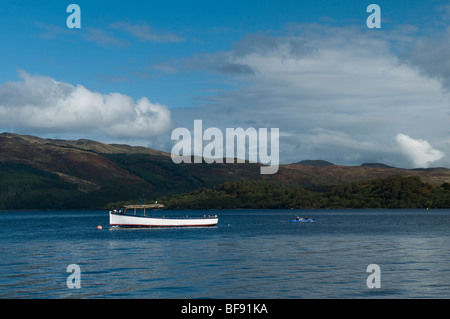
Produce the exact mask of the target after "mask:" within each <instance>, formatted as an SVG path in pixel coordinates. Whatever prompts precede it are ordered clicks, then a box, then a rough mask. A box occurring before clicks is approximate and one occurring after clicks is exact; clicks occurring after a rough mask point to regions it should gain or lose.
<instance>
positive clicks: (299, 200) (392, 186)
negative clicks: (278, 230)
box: [158, 175, 450, 209]
mask: <svg viewBox="0 0 450 319" xmlns="http://www.w3.org/2000/svg"><path fill="white" fill-rule="evenodd" d="M158 202H162V203H164V204H165V205H166V207H167V208H168V209H237V208H260V209H275V208H277V209H290V208H296V209H314V208H450V184H449V183H444V184H442V185H440V186H433V185H430V184H427V183H424V182H422V181H421V180H420V178H419V177H416V176H413V177H402V176H397V175H393V176H390V177H387V178H377V179H375V180H371V181H361V182H354V183H348V184H343V185H338V186H334V187H331V188H330V189H328V190H326V191H312V190H307V189H304V188H300V187H288V186H286V185H282V184H278V183H271V182H267V181H261V180H259V181H255V180H245V179H243V180H240V181H236V182H225V183H223V184H221V185H219V186H216V187H214V188H202V189H200V190H197V191H195V192H191V193H188V194H180V195H175V196H171V197H161V198H159V199H158Z"/></svg>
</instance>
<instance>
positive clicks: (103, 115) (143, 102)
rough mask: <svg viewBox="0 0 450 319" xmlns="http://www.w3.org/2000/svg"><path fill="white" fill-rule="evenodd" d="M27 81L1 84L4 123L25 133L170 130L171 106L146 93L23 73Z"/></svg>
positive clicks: (116, 134)
mask: <svg viewBox="0 0 450 319" xmlns="http://www.w3.org/2000/svg"><path fill="white" fill-rule="evenodd" d="M20 76H21V78H22V81H19V82H7V83H3V84H0V125H1V126H2V127H3V128H12V129H14V131H20V132H33V131H34V132H36V131H38V132H41V133H59V134H66V133H68V134H70V133H78V135H83V136H86V135H95V134H102V135H104V136H107V137H110V138H119V139H122V138H129V139H147V138H151V137H153V136H156V135H158V134H162V133H164V132H167V131H168V130H169V129H170V127H171V114H170V111H169V109H168V108H167V106H164V105H161V104H158V103H152V102H150V101H149V100H148V99H147V98H145V97H143V98H141V99H139V100H138V101H134V100H133V99H132V98H131V97H130V96H127V95H124V94H120V93H108V94H102V93H99V92H93V91H91V90H89V89H87V88H86V87H84V86H82V85H72V84H69V83H64V82H58V81H56V80H54V79H52V78H51V77H48V76H40V75H29V74H27V73H26V72H20Z"/></svg>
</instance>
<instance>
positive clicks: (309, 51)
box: [173, 25, 450, 167]
mask: <svg viewBox="0 0 450 319" xmlns="http://www.w3.org/2000/svg"><path fill="white" fill-rule="evenodd" d="M414 32H416V30H415V29H414V28H408V27H400V28H398V29H395V30H393V31H383V33H376V32H370V30H369V31H367V30H361V29H360V28H357V27H351V26H348V27H333V26H321V25H291V26H290V29H289V30H287V31H286V32H285V34H284V35H279V34H278V35H260V34H255V35H247V36H246V37H244V38H242V39H241V40H240V41H238V42H237V43H235V44H234V45H232V46H231V48H230V50H229V51H223V52H215V53H208V54H205V55H204V56H196V57H194V58H192V59H190V60H189V61H188V62H187V65H188V67H189V68H191V67H195V68H197V69H202V70H205V69H207V70H210V71H211V73H212V74H217V73H220V76H221V77H222V78H224V77H228V79H229V81H228V83H231V85H230V87H229V88H225V89H222V90H221V91H220V92H219V93H217V94H209V95H205V96H203V97H199V99H198V103H197V108H192V109H186V110H181V109H177V111H176V113H174V114H173V119H174V121H177V122H182V123H186V124H185V125H191V126H192V124H189V123H188V121H190V122H191V123H192V119H193V118H199V119H203V123H204V125H208V126H213V127H221V128H224V127H243V128H246V127H256V128H258V127H267V128H271V127H272V128H273V127H278V128H280V136H281V137H280V160H281V162H282V163H292V162H297V161H300V160H302V159H319V158H320V159H324V160H328V161H331V162H334V163H337V164H347V165H359V164H361V163H364V162H384V163H386V164H389V165H393V166H399V167H411V163H412V164H413V165H414V166H428V165H431V164H433V165H435V164H439V163H442V161H441V162H439V161H440V160H444V159H446V158H445V156H444V154H445V153H446V152H449V151H450V143H449V142H450V138H449V133H448V123H450V113H449V112H448V109H449V106H450V103H449V96H448V94H447V93H446V92H445V91H443V90H442V85H443V81H441V80H440V79H439V78H437V77H433V76H429V75H428V74H425V73H424V72H422V71H421V70H420V69H419V68H418V67H416V66H415V65H413V64H412V62H411V61H412V60H411V59H406V56H407V53H411V54H412V53H414V56H416V55H417V54H418V52H417V49H416V43H415V41H416V39H415V37H414ZM411 48H412V49H411ZM408 50H410V51H408ZM400 53H402V54H403V56H402V58H400ZM441 58H443V57H441ZM442 76H443V75H442ZM198 106H200V107H198ZM177 126H178V124H177ZM400 133H408V134H409V135H411V136H416V137H418V138H419V140H418V141H419V143H418V144H419V146H421V147H420V148H419V150H417V151H416V152H413V151H412V149H411V148H409V147H408V146H407V145H408V141H407V140H406V141H405V139H404V138H402V135H398V134H400ZM399 136H400V144H401V145H402V146H403V147H405V146H406V148H404V149H403V151H399V147H398V142H399V140H398V139H399ZM421 140H426V141H430V143H432V144H433V145H436V147H437V148H438V149H440V150H441V151H437V150H435V149H433V148H431V147H429V145H425V144H424V143H423V142H422V141H421ZM409 142H411V141H409ZM419 152H423V154H422V155H421V154H419ZM448 164H450V163H448Z"/></svg>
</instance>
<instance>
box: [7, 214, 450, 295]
mask: <svg viewBox="0 0 450 319" xmlns="http://www.w3.org/2000/svg"><path fill="white" fill-rule="evenodd" d="M164 213H165V214H166V216H169V215H175V216H181V215H184V216H186V215H190V216H194V215H203V214H204V213H205V212H204V211H170V212H164ZM206 213H207V214H217V215H218V216H219V225H218V226H216V227H211V228H174V229H168V228H167V229H110V228H109V225H108V223H109V220H108V214H107V212H106V211H47V212H37V211H34V212H0V256H1V259H0V298H127V299H128V298H130V299H131V298H152V299H154V298H169V299H171V298H175V299H187V298H188V299H191V298H226V299H237V298H239V299H247V298H271V299H281V298H283V299H293V298H321V299H322V298H449V297H450V249H449V246H450V210H429V211H426V210H224V211H219V210H218V211H207V212H206ZM297 215H298V216H301V217H304V216H306V215H307V216H308V217H309V218H315V219H316V223H290V220H291V219H292V218H293V217H295V216H297ZM98 225H101V226H102V227H103V229H102V230H98V229H97V226H98ZM71 264H76V265H78V266H79V267H80V281H79V282H80V284H81V287H80V288H79V289H69V288H68V287H67V284H66V281H67V278H68V277H69V276H70V273H68V272H67V267H68V266H69V265H71ZM370 264H377V265H378V266H379V267H380V270H381V272H380V277H379V278H380V281H379V282H380V284H381V287H380V288H372V289H370V288H368V286H367V284H366V280H367V278H368V276H370V275H371V273H368V272H367V266H368V265H370Z"/></svg>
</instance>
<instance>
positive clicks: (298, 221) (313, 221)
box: [291, 217, 316, 223]
mask: <svg viewBox="0 0 450 319" xmlns="http://www.w3.org/2000/svg"><path fill="white" fill-rule="evenodd" d="M315 222H316V220H315V219H311V218H298V217H297V218H296V219H292V220H291V223H315Z"/></svg>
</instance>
